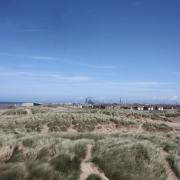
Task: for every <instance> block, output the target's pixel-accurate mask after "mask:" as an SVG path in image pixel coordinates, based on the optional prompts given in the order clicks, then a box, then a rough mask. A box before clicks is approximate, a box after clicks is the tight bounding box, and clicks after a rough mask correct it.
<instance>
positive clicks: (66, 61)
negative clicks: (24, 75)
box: [0, 52, 116, 69]
mask: <svg viewBox="0 0 180 180" xmlns="http://www.w3.org/2000/svg"><path fill="white" fill-rule="evenodd" d="M0 55H1V56H8V57H16V58H25V59H32V60H39V61H54V62H62V63H64V64H68V65H72V66H82V67H87V68H91V69H115V68H116V66H114V65H109V64H108V65H107V64H103V65H99V64H88V63H84V62H80V61H76V60H70V59H64V58H59V57H53V56H37V55H36V56H27V55H26V56H25V55H15V54H10V53H1V52H0Z"/></svg>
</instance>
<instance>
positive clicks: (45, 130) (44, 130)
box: [41, 124, 49, 135]
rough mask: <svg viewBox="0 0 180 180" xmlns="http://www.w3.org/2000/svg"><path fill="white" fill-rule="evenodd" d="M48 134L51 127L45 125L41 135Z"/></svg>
mask: <svg viewBox="0 0 180 180" xmlns="http://www.w3.org/2000/svg"><path fill="white" fill-rule="evenodd" d="M48 132H49V127H48V126H47V125H46V124H44V125H43V128H42V130H41V133H42V134H44V135H46V134H47V133H48Z"/></svg>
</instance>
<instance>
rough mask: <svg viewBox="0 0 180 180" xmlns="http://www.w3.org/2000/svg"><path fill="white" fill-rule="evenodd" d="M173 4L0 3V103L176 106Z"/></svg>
mask: <svg viewBox="0 0 180 180" xmlns="http://www.w3.org/2000/svg"><path fill="white" fill-rule="evenodd" d="M179 7H180V1H179V0H171V1H170V0H76V1H75V0H28V1H25V0H6V1H0V101H62V100H66V101H71V100H74V101H75V100H83V99H84V98H85V97H86V96H92V97H94V98H97V99H103V100H104V99H106V100H111V99H112V100H118V99H119V98H120V97H122V98H123V99H127V100H128V101H141V102H142V101H143V102H151V101H153V102H156V101H157V102H158V101H161V102H176V101H177V102H180V59H179V58H180V23H179V19H180V11H179Z"/></svg>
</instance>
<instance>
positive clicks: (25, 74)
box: [0, 68, 92, 82]
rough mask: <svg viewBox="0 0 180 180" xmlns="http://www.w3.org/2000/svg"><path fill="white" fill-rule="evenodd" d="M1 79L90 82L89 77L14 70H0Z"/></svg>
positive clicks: (90, 78)
mask: <svg viewBox="0 0 180 180" xmlns="http://www.w3.org/2000/svg"><path fill="white" fill-rule="evenodd" d="M0 77H1V78H3V77H4V78H13V77H17V78H23V79H28V80H37V79H40V80H48V81H70V82H86V81H90V80H92V77H89V76H68V75H63V74H58V73H52V72H33V71H22V70H15V69H4V68H0Z"/></svg>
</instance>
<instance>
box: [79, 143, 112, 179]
mask: <svg viewBox="0 0 180 180" xmlns="http://www.w3.org/2000/svg"><path fill="white" fill-rule="evenodd" d="M92 148H93V145H91V144H88V145H87V151H86V157H85V158H84V159H83V160H82V162H81V175H80V177H79V180H86V179H87V177H88V176H89V175H91V174H96V175H98V176H99V177H100V178H101V179H102V180H109V179H108V178H107V177H106V176H105V174H104V173H103V172H101V171H100V170H99V169H98V167H97V166H96V165H95V164H94V163H92V162H88V161H89V160H90V159H91V156H92Z"/></svg>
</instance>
